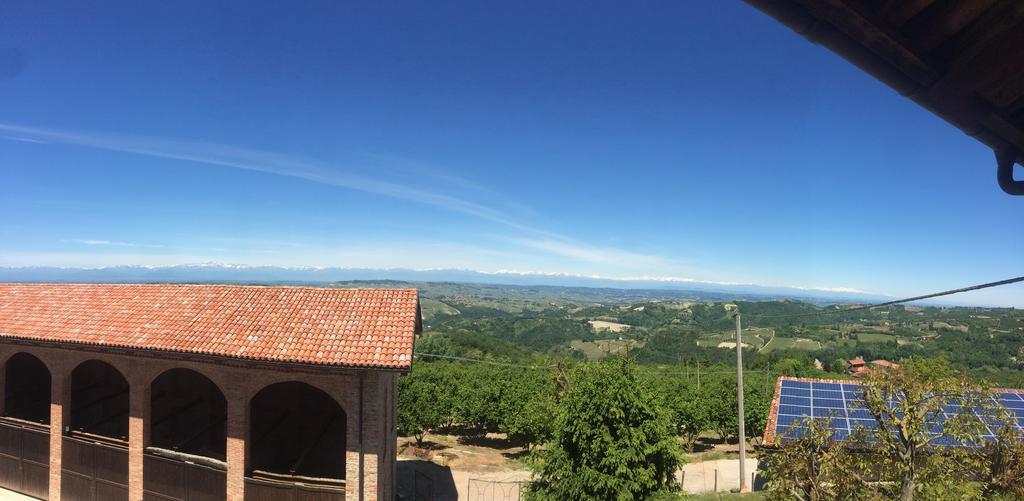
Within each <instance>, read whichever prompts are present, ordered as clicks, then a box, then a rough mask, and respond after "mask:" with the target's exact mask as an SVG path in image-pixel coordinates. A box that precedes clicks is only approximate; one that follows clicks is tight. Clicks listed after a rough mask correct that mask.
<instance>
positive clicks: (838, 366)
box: [828, 358, 847, 374]
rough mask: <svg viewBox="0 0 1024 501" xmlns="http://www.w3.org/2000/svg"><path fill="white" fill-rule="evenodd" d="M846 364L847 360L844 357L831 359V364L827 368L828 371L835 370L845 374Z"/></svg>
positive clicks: (837, 372)
mask: <svg viewBox="0 0 1024 501" xmlns="http://www.w3.org/2000/svg"><path fill="white" fill-rule="evenodd" d="M846 365H847V362H846V359H845V358H837V359H835V360H833V361H832V365H830V366H829V367H828V368H829V370H830V371H832V372H835V373H836V374H846Z"/></svg>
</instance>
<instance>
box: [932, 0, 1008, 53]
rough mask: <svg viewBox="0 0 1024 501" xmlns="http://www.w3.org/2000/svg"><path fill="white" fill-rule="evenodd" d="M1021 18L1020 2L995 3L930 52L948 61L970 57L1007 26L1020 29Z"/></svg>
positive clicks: (1001, 32)
mask: <svg viewBox="0 0 1024 501" xmlns="http://www.w3.org/2000/svg"><path fill="white" fill-rule="evenodd" d="M1022 21H1024V2H1017V1H1004V2H999V3H997V4H996V5H995V6H993V7H992V8H991V9H989V10H987V11H985V13H984V14H982V15H981V16H980V17H979V18H978V19H977V21H975V22H973V23H971V24H969V25H968V26H967V27H966V28H964V29H963V30H961V31H960V33H958V34H956V35H955V36H953V37H952V38H950V39H948V40H946V41H945V42H943V44H942V45H941V46H939V47H937V48H935V50H933V51H932V54H931V56H932V60H933V61H940V60H941V61H945V62H946V63H947V64H952V63H954V62H955V61H957V60H960V59H965V58H972V57H974V55H975V54H976V53H977V52H978V51H979V50H982V49H983V48H985V47H986V44H987V43H988V42H989V41H990V40H992V39H993V38H995V37H998V36H1001V35H1003V34H1005V33H1006V31H1008V30H1011V29H1021V22H1022Z"/></svg>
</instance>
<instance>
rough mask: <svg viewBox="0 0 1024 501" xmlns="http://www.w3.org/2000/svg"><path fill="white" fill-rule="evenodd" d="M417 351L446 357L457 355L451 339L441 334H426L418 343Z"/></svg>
mask: <svg viewBox="0 0 1024 501" xmlns="http://www.w3.org/2000/svg"><path fill="white" fill-rule="evenodd" d="M416 351H417V352H419V353H430V354H433V355H441V356H445V357H453V356H455V355H456V352H455V345H454V344H452V340H451V338H449V337H448V336H445V335H441V334H424V335H423V336H422V337H421V338H419V340H417V341H416Z"/></svg>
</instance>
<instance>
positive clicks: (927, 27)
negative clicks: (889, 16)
mask: <svg viewBox="0 0 1024 501" xmlns="http://www.w3.org/2000/svg"><path fill="white" fill-rule="evenodd" d="M993 3H995V0H943V1H941V2H939V3H937V4H935V5H933V6H932V8H930V9H928V10H926V11H924V12H922V13H921V15H919V16H917V17H915V18H914V19H912V20H910V22H908V23H907V24H906V26H904V27H903V30H902V32H903V34H904V35H906V37H907V38H909V39H910V40H913V41H914V45H916V46H917V47H920V48H921V49H924V50H926V51H930V50H932V49H934V48H935V47H938V46H939V44H941V43H942V42H944V41H945V40H946V39H947V38H949V37H951V36H953V35H955V34H956V33H958V32H960V30H962V29H964V27H966V26H967V25H968V24H970V23H971V22H972V21H974V20H975V19H977V18H978V16H980V15H981V14H982V13H984V12H985V11H986V10H988V9H989V8H991V7H992V4H993Z"/></svg>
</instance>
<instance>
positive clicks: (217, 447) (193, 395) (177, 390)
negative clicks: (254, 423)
mask: <svg viewBox="0 0 1024 501" xmlns="http://www.w3.org/2000/svg"><path fill="white" fill-rule="evenodd" d="M149 405H150V413H149V420H150V431H149V434H150V437H149V444H148V445H149V447H146V451H145V452H146V453H145V457H144V462H143V480H142V481H143V491H144V492H143V497H144V498H145V499H149V498H153V499H182V500H193V499H224V497H225V496H226V495H227V477H226V475H225V470H226V467H227V465H226V464H225V463H224V459H225V454H224V452H225V448H226V442H227V405H228V402H227V399H226V398H224V394H223V393H222V392H221V391H220V388H218V387H217V385H216V384H215V383H214V382H213V381H210V379H209V378H207V377H206V376H204V375H202V374H200V373H198V372H196V371H193V370H189V369H171V370H169V371H166V372H164V373H163V374H160V375H159V376H157V378H156V379H154V380H153V383H152V384H151V385H150V402H149Z"/></svg>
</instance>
